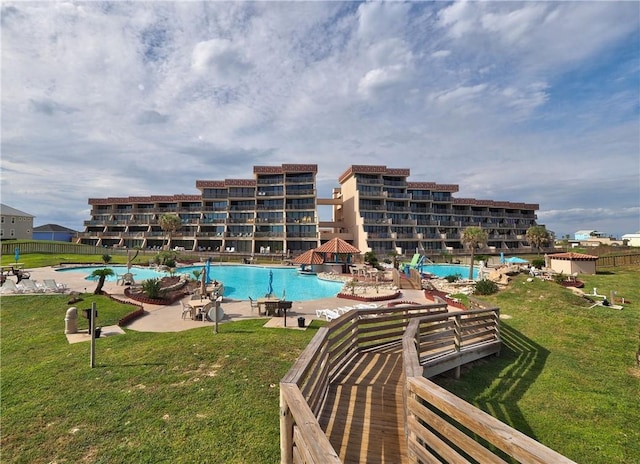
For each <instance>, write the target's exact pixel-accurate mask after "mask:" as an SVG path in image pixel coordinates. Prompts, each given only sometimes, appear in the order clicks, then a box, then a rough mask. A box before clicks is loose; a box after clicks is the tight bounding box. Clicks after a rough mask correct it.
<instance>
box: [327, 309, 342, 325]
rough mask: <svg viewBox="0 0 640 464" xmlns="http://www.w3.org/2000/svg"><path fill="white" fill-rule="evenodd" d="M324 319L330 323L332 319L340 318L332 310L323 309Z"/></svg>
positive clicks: (336, 312) (338, 314)
mask: <svg viewBox="0 0 640 464" xmlns="http://www.w3.org/2000/svg"><path fill="white" fill-rule="evenodd" d="M324 317H325V318H326V319H327V322H331V321H332V320H334V319H338V318H339V317H340V313H339V312H338V311H334V310H333V309H325V313H324Z"/></svg>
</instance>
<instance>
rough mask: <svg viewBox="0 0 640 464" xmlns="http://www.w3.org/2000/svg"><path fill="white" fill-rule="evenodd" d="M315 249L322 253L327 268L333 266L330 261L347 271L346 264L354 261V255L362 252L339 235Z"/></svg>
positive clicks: (341, 270)
mask: <svg viewBox="0 0 640 464" xmlns="http://www.w3.org/2000/svg"><path fill="white" fill-rule="evenodd" d="M314 251H316V252H318V253H321V254H322V256H323V260H324V263H325V268H326V267H328V266H329V267H333V266H331V265H328V263H333V265H339V266H340V272H347V271H348V269H347V268H346V266H347V265H348V264H349V263H350V262H351V261H352V259H351V258H352V256H353V255H356V254H360V250H358V249H357V248H356V247H354V246H353V245H351V244H350V243H347V242H345V241H344V240H342V239H341V238H338V237H336V238H332V239H331V240H329V241H328V242H326V243H323V244H322V245H320V246H319V247H318V248H316V249H315V250H314Z"/></svg>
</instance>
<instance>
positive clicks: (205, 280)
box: [200, 267, 207, 296]
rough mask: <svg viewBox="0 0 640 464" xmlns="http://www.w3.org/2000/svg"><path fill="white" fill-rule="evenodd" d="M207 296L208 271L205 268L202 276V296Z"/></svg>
mask: <svg viewBox="0 0 640 464" xmlns="http://www.w3.org/2000/svg"><path fill="white" fill-rule="evenodd" d="M206 294H207V271H206V269H205V268H204V267H203V268H202V275H201V276H200V296H205V295H206Z"/></svg>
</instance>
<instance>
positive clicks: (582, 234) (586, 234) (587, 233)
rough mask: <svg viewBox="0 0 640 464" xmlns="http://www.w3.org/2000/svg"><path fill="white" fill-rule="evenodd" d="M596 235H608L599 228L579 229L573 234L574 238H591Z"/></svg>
mask: <svg viewBox="0 0 640 464" xmlns="http://www.w3.org/2000/svg"><path fill="white" fill-rule="evenodd" d="M594 237H607V235H606V234H602V233H600V232H598V231H597V230H579V231H577V232H576V233H575V234H573V239H574V240H589V239H590V238H594Z"/></svg>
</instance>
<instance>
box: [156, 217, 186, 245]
mask: <svg viewBox="0 0 640 464" xmlns="http://www.w3.org/2000/svg"><path fill="white" fill-rule="evenodd" d="M158 223H159V224H160V228H161V229H162V230H163V231H164V232H166V233H167V249H168V248H169V245H170V244H171V236H172V235H173V233H174V232H175V231H176V230H178V229H179V228H180V226H182V221H181V220H180V216H178V215H177V214H163V215H162V216H160V219H159V220H158Z"/></svg>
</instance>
